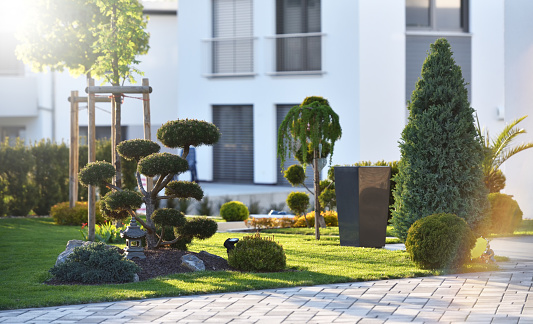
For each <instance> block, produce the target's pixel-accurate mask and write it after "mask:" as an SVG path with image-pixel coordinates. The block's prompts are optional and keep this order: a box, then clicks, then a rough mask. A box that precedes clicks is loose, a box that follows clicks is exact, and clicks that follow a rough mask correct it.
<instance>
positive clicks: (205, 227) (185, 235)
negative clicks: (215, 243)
mask: <svg viewBox="0 0 533 324" xmlns="http://www.w3.org/2000/svg"><path fill="white" fill-rule="evenodd" d="M159 228H160V229H161V228H164V231H163V234H164V235H163V240H165V241H172V240H174V239H176V238H177V241H176V242H175V243H173V244H171V245H170V247H171V248H173V249H179V250H183V251H187V250H188V245H189V244H190V243H191V242H192V240H193V239H195V238H196V239H199V240H205V239H208V238H210V237H211V236H213V235H215V233H216V232H217V229H218V225H217V222H215V221H214V220H212V219H209V218H207V217H192V218H186V219H185V218H184V222H183V223H182V224H181V225H180V226H177V227H175V226H159Z"/></svg>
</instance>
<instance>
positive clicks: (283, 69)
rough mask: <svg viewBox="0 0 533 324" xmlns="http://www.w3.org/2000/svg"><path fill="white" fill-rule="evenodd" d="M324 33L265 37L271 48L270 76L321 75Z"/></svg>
mask: <svg viewBox="0 0 533 324" xmlns="http://www.w3.org/2000/svg"><path fill="white" fill-rule="evenodd" d="M324 35H325V34H324V33H300V34H278V35H275V36H271V37H267V39H269V40H270V41H271V48H272V52H271V53H272V63H273V64H272V67H271V68H270V70H271V71H272V72H270V73H268V74H270V75H287V74H288V75H291V74H322V73H324V70H323V67H322V38H323V36H324Z"/></svg>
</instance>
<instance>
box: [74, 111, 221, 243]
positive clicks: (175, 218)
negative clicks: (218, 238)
mask: <svg viewBox="0 0 533 324" xmlns="http://www.w3.org/2000/svg"><path fill="white" fill-rule="evenodd" d="M157 138H158V140H159V141H160V142H161V143H163V145H165V146H166V147H168V148H181V149H182V154H181V156H179V155H175V154H171V153H159V151H160V149H161V147H160V146H159V144H157V143H155V142H152V141H149V140H143V139H135V140H127V141H124V142H122V143H120V144H119V145H118V146H117V151H118V153H119V154H120V155H121V156H122V157H124V158H125V159H128V160H133V161H136V162H137V173H136V176H137V186H138V189H139V191H138V192H135V191H130V190H123V189H122V188H120V187H117V186H115V185H113V184H111V183H110V181H109V180H110V179H111V177H112V176H113V175H114V173H115V169H114V167H113V165H111V164H110V163H107V162H101V161H100V162H94V163H90V164H88V165H87V166H86V167H85V168H84V169H82V170H81V171H80V181H81V182H82V183H83V184H84V185H98V184H102V183H103V184H105V185H106V186H107V187H109V188H110V189H112V191H111V192H109V193H108V194H106V195H105V196H104V197H103V198H102V203H101V208H102V212H103V214H104V215H106V216H107V217H109V218H112V219H124V218H126V217H128V216H131V217H134V218H135V219H136V220H137V222H139V223H140V224H142V225H143V227H144V228H145V230H146V231H147V236H146V243H147V247H148V249H155V248H159V247H161V246H166V245H174V246H176V244H177V246H179V247H181V248H184V247H186V244H188V243H190V242H191V241H192V239H193V238H195V237H196V238H199V239H204V238H208V237H210V236H212V235H213V234H214V233H215V232H216V230H217V226H216V223H215V222H214V221H211V220H208V219H204V218H197V219H194V220H186V219H185V215H184V214H183V213H182V212H181V211H178V210H175V209H170V208H164V209H157V210H156V203H157V202H158V201H159V200H162V199H189V198H194V199H196V200H198V201H200V200H201V199H202V198H203V195H204V194H203V190H202V188H201V187H200V186H199V185H198V184H197V183H194V182H189V181H177V180H173V179H174V177H175V175H179V174H181V173H184V172H186V171H188V169H189V165H188V163H187V160H186V157H187V155H188V153H189V148H190V147H191V146H195V147H198V146H202V145H213V144H215V143H216V142H218V139H219V138H220V131H219V130H218V128H217V127H216V126H215V125H213V124H211V123H207V122H205V121H199V120H190V119H183V120H176V121H169V122H167V123H166V124H164V125H163V126H161V128H159V130H158V131H157ZM141 174H142V175H145V176H146V177H150V178H154V183H155V184H154V186H153V189H152V190H150V191H148V190H147V189H146V188H145V187H144V186H143V184H142V181H141ZM163 190H164V196H159V195H158V194H159V193H160V192H162V191H163ZM142 203H145V204H146V221H144V220H143V219H141V218H140V217H139V216H138V215H137V214H136V213H135V210H136V209H138V208H139V207H140V206H141V204H142ZM169 232H173V233H172V234H173V235H170V237H171V239H168V238H169V235H168V234H170V233H169Z"/></svg>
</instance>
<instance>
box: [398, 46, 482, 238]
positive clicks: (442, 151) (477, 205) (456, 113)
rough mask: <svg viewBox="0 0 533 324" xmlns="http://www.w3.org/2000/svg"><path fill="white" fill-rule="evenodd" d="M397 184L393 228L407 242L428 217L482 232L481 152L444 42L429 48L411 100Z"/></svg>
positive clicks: (457, 71) (458, 70)
mask: <svg viewBox="0 0 533 324" xmlns="http://www.w3.org/2000/svg"><path fill="white" fill-rule="evenodd" d="M408 109H409V119H408V123H407V125H406V126H405V128H404V130H403V132H402V135H401V140H400V151H401V160H400V163H399V166H398V174H397V176H396V177H395V178H394V181H396V187H395V190H394V207H393V211H392V214H393V216H392V220H391V222H392V224H393V226H394V231H395V232H396V235H397V236H398V237H399V238H400V239H401V240H403V241H405V239H406V237H407V232H408V230H409V228H410V227H411V225H412V224H413V223H414V222H415V221H417V220H418V219H421V218H423V217H426V216H428V215H432V214H439V213H452V214H456V215H457V216H459V217H460V218H462V219H464V220H465V221H466V222H467V223H468V225H469V226H470V227H471V228H472V229H474V230H476V231H477V230H478V227H480V226H481V224H483V223H484V217H485V215H486V214H487V210H488V207H489V204H488V201H487V198H486V195H487V193H488V192H487V189H486V188H485V186H484V184H483V170H482V162H483V148H482V146H481V145H480V139H479V137H478V132H477V130H476V127H475V124H474V117H473V114H474V112H475V111H474V109H472V108H471V107H470V103H469V102H468V93H467V89H466V83H465V81H464V79H463V76H462V74H461V68H460V67H459V66H458V65H457V64H455V61H454V59H453V57H452V52H451V49H450V44H449V43H448V41H446V39H443V38H441V39H438V40H437V41H436V42H435V43H434V44H431V50H430V52H429V56H428V57H427V58H426V61H425V62H424V65H423V67H422V77H421V78H420V79H419V80H418V82H417V84H416V88H415V90H414V91H413V94H412V95H411V101H410V102H409V105H408Z"/></svg>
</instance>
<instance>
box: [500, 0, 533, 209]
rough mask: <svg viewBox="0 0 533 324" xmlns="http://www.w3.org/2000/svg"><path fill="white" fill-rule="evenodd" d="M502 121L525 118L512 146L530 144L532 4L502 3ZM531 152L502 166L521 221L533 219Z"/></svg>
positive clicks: (520, 1)
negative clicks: (503, 48) (520, 131)
mask: <svg viewBox="0 0 533 324" xmlns="http://www.w3.org/2000/svg"><path fill="white" fill-rule="evenodd" d="M504 10H505V121H506V122H510V121H512V120H514V119H516V118H519V117H522V116H524V115H529V117H528V118H526V119H525V120H524V121H523V122H522V123H520V126H521V127H522V128H524V129H525V130H526V131H527V132H528V133H527V134H524V135H520V136H519V138H518V140H517V142H516V143H515V144H520V143H521V142H533V114H532V112H533V108H532V107H533V91H532V87H533V20H532V19H531V15H530V13H531V12H533V1H529V0H506V1H505V8H504ZM531 161H533V149H529V150H527V151H525V152H522V153H518V154H517V155H516V156H514V157H512V158H511V159H509V160H508V162H506V163H505V168H504V173H505V175H506V177H507V186H506V188H505V190H504V191H505V193H507V194H510V195H514V197H515V199H516V200H517V201H518V204H519V205H520V207H521V208H522V211H523V212H524V217H525V218H533V189H532V184H533V168H532V167H531Z"/></svg>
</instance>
